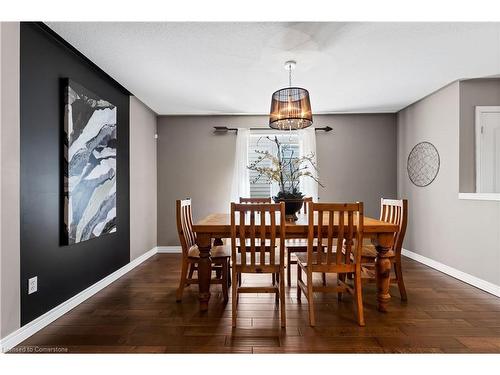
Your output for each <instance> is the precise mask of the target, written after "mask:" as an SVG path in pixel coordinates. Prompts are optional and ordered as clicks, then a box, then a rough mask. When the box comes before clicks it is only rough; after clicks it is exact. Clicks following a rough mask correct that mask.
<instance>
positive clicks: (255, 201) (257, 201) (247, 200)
mask: <svg viewBox="0 0 500 375" xmlns="http://www.w3.org/2000/svg"><path fill="white" fill-rule="evenodd" d="M240 203H249V204H261V203H272V198H271V197H267V198H244V197H240ZM259 245H260V244H259V243H258V241H257V246H259ZM269 249H270V247H269V241H266V250H267V251H269ZM239 251H240V249H239V246H238V252H239ZM240 276H241V275H238V280H237V282H238V283H239V284H240V286H241V277H240ZM276 280H278V281H279V276H278V275H273V285H274V284H275V283H276Z"/></svg>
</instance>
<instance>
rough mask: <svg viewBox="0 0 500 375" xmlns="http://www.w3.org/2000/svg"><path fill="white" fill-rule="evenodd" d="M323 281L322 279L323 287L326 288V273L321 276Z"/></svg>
mask: <svg viewBox="0 0 500 375" xmlns="http://www.w3.org/2000/svg"><path fill="white" fill-rule="evenodd" d="M321 279H322V281H323V286H326V273H324V272H323V273H322V274H321Z"/></svg>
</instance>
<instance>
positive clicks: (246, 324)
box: [13, 254, 500, 353]
mask: <svg viewBox="0 0 500 375" xmlns="http://www.w3.org/2000/svg"><path fill="white" fill-rule="evenodd" d="M403 266H404V276H405V282H406V289H407V291H408V303H401V301H400V299H399V294H398V291H397V288H396V287H391V294H392V296H393V298H392V300H391V303H390V305H389V307H390V312H388V313H386V314H383V313H380V312H378V311H377V310H376V308H375V285H374V284H366V285H365V286H364V290H363V295H364V302H365V320H366V327H358V326H357V324H356V323H355V318H354V313H353V303H352V298H351V297H350V296H345V297H344V299H343V301H342V302H340V303H338V302H337V297H336V295H335V294H332V295H323V294H317V296H316V297H315V301H316V306H317V309H316V311H317V316H316V320H317V326H316V327H315V328H311V327H309V325H308V315H307V314H308V313H307V300H306V299H305V298H304V299H303V300H302V303H298V302H297V300H296V298H295V296H296V290H295V287H292V288H287V300H286V302H287V305H286V310H287V328H286V329H285V330H282V329H280V322H279V310H278V305H276V304H275V303H274V296H272V295H265V294H248V295H242V296H241V297H240V304H239V310H238V312H239V313H238V327H237V328H236V329H234V330H233V329H232V327H231V302H229V303H228V304H227V305H225V304H224V303H223V302H222V297H221V293H220V288H219V287H218V286H212V298H211V301H210V306H209V311H208V312H206V313H200V312H199V310H198V299H197V294H196V291H197V287H196V286H190V287H188V288H187V289H186V291H185V294H184V298H183V302H182V303H176V302H175V291H176V288H177V283H178V280H179V270H180V255H178V254H157V255H155V256H153V257H152V258H150V259H149V260H147V261H146V262H144V263H143V264H141V265H140V266H138V267H137V268H135V269H134V270H133V271H131V272H129V273H128V274H127V275H125V276H124V277H122V278H120V279H119V280H117V281H116V282H114V283H113V284H112V285H110V286H108V287H107V288H105V289H104V290H102V291H101V292H99V293H97V294H96V295H94V296H93V297H91V298H90V299H88V300H87V301H85V302H84V303H82V304H81V305H79V306H78V307H76V308H75V309H73V310H72V311H70V312H69V313H67V314H66V315H64V316H62V317H61V318H59V319H58V320H56V321H55V322H53V323H52V324H50V325H49V326H47V327H46V328H44V329H42V330H41V331H39V332H38V333H37V334H35V335H33V336H32V337H30V338H29V339H27V340H26V341H24V342H23V343H22V344H20V345H19V346H18V347H16V348H14V350H13V352H16V351H18V352H23V351H24V350H25V349H26V348H29V347H31V348H33V347H36V348H37V349H36V350H37V351H39V352H50V351H59V352H70V353H131V352H133V353H136V352H137V353H469V352H470V353H500V298H497V297H495V296H493V295H490V294H488V293H486V292H483V291H481V290H479V289H476V288H474V287H471V286H469V285H467V284H464V283H462V282H460V281H458V280H456V279H453V278H452V277H449V276H447V275H445V274H442V273H440V272H437V271H435V270H433V269H431V268H428V267H426V266H423V265H421V264H419V263H417V262H415V261H412V260H409V259H406V258H405V259H404V263H403ZM294 271H295V268H294ZM294 276H295V275H294ZM292 281H293V283H294V285H295V282H296V281H295V278H294V279H293V280H292ZM329 281H331V282H335V279H334V278H333V279H331V280H329ZM269 282H270V276H265V275H256V276H253V275H248V276H245V277H244V278H243V283H249V284H252V285H255V284H265V283H269Z"/></svg>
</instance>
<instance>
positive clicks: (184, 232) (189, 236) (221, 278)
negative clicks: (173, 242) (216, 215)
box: [176, 199, 231, 302]
mask: <svg viewBox="0 0 500 375" xmlns="http://www.w3.org/2000/svg"><path fill="white" fill-rule="evenodd" d="M176 216H177V232H178V234H179V240H180V242H181V247H182V268H181V279H180V282H179V288H178V289H177V298H176V300H177V302H180V301H181V300H182V294H183V292H184V287H186V286H189V285H191V284H198V278H193V275H194V272H196V273H198V261H199V259H200V251H199V249H198V246H197V245H196V233H195V232H194V231H193V218H192V210H191V199H184V200H177V201H176ZM210 254H211V255H210V258H211V259H212V271H215V277H213V278H212V279H211V282H210V283H211V284H222V294H223V297H224V301H225V302H227V301H228V299H229V298H228V297H229V296H228V289H229V260H230V257H231V249H230V247H229V246H224V245H222V246H212V249H211V250H210Z"/></svg>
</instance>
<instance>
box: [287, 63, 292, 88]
mask: <svg viewBox="0 0 500 375" xmlns="http://www.w3.org/2000/svg"><path fill="white" fill-rule="evenodd" d="M288 87H292V66H291V65H289V66H288Z"/></svg>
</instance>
